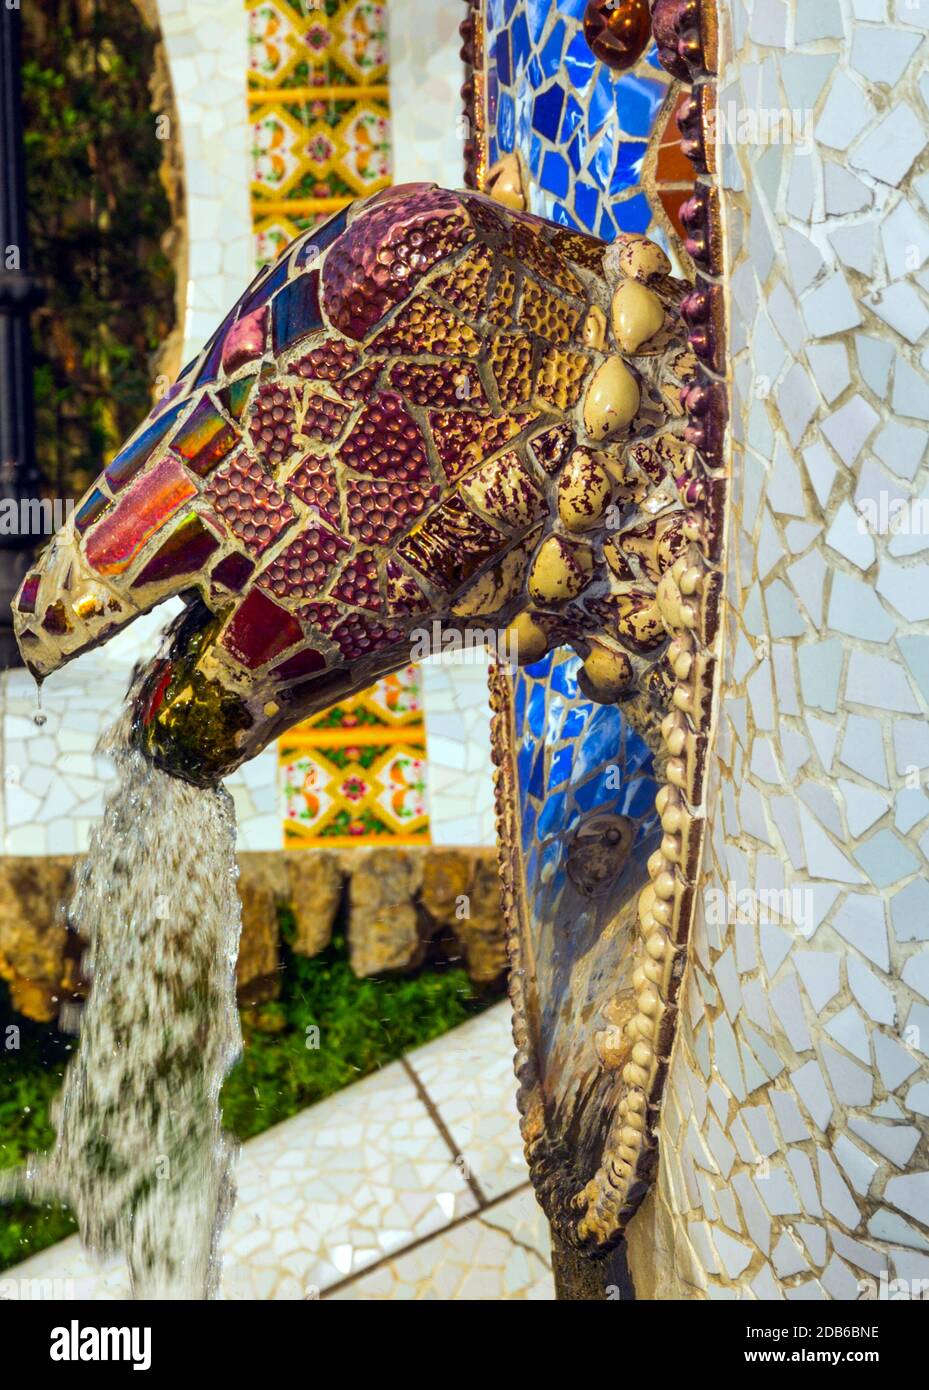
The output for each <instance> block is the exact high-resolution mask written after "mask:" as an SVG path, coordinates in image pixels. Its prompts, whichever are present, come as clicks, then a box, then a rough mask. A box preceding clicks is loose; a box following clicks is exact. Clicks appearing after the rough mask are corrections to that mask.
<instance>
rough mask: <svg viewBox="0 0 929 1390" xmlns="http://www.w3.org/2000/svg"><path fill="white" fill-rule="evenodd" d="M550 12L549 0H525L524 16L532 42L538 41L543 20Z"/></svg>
mask: <svg viewBox="0 0 929 1390" xmlns="http://www.w3.org/2000/svg"><path fill="white" fill-rule="evenodd" d="M550 13H551V4H550V0H526V17H527V20H528V23H529V33H530V34H531V35H532V42H533V43H538V42H539V40H540V39H541V37H542V30H543V29H544V28H545V21H546V20H547V19H548V16H549V14H550Z"/></svg>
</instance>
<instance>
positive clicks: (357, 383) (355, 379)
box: [339, 362, 382, 401]
mask: <svg viewBox="0 0 929 1390" xmlns="http://www.w3.org/2000/svg"><path fill="white" fill-rule="evenodd" d="M381 365H382V364H381V363H380V362H372V363H370V364H369V365H368V366H367V367H361V368H359V370H358V371H357V372H353V373H352V375H351V376H347V377H346V378H345V380H344V381H343V382H342V383H341V384H340V386H339V394H340V395H342V396H344V398H345V399H346V400H347V401H366V400H368V399H369V398H370V395H371V391H372V388H373V386H374V383H375V381H377V377H378V373H379V372H380V370H381Z"/></svg>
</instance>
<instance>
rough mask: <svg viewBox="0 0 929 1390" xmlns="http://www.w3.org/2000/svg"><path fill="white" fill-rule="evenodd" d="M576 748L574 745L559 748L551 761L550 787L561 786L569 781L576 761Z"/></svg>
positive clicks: (550, 788)
mask: <svg viewBox="0 0 929 1390" xmlns="http://www.w3.org/2000/svg"><path fill="white" fill-rule="evenodd" d="M574 755H575V749H574V747H573V745H569V746H568V747H567V748H559V750H558V752H557V753H556V754H555V755H554V757H553V758H552V762H551V767H550V768H549V773H548V789H549V791H551V790H552V788H553V787H560V786H561V784H562V782H567V780H568V778H569V777H570V776H571V769H572V766H573V763H574Z"/></svg>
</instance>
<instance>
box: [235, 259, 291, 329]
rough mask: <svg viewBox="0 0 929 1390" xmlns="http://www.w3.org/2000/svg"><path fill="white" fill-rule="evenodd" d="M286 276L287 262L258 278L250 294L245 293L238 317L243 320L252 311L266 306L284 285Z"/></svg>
mask: <svg viewBox="0 0 929 1390" xmlns="http://www.w3.org/2000/svg"><path fill="white" fill-rule="evenodd" d="M287 274H288V266H287V262H286V261H282V262H281V264H280V265H278V266H275V268H274V269H273V270H271V271H269V272H268V274H267V275H265V276H264V277H263V278H262V277H259V278H258V279H257V280H256V282H255V287H254V289H252V290H251V291H250V292H248V291H246V295H245V298H244V299H243V301H242V308H241V311H240V314H239V317H240V318H244V317H245V315H246V314H250V313H251V312H252V310H253V309H258V308H260V307H261V305H262V304H267V302H268V300H269V299H270V298H271V296H272V295H273V294H276V293H277V291H278V290H279V289H280V288H281V287H282V286H283V285H286V283H287Z"/></svg>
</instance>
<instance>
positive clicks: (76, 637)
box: [13, 517, 144, 680]
mask: <svg viewBox="0 0 929 1390" xmlns="http://www.w3.org/2000/svg"><path fill="white" fill-rule="evenodd" d="M143 611H144V610H143V609H142V607H140V606H139V604H138V603H136V602H134V601H133V600H132V599H130V598H129V597H128V596H127V595H126V594H125V593H121V592H120V591H119V590H117V589H116V588H114V587H112V586H111V585H109V584H108V583H107V582H106V580H105V579H104V578H103V577H102V576H101V575H99V574H97V573H95V572H94V571H93V570H92V569H91V568H90V566H89V565H88V564H87V561H86V559H85V557H84V554H83V552H82V550H81V549H80V546H79V536H78V535H77V534H76V532H75V528H74V519H73V517H72V518H70V519H69V520H68V521H67V522H66V524H65V525H64V526H63V527H62V528H61V530H60V531H58V532H57V533H56V534H55V536H53V537H52V539H51V541H50V542H49V544H48V545H47V546H46V548H45V550H44V551H43V553H42V555H41V556H40V557H39V559H38V561H37V563H36V564H35V565H34V566H33V567H32V569H30V571H29V573H28V574H27V575H26V578H25V579H24V580H23V583H22V585H21V586H20V590H19V593H18V594H17V596H16V598H15V600H14V602H13V630H14V632H15V634H16V640H17V642H18V644H19V649H20V652H21V654H22V658H23V661H24V662H25V664H26V666H27V667H28V668H29V670H30V671H31V672H32V674H33V675H34V676H35V677H36V678H37V679H38V680H43V679H44V678H45V677H46V676H48V675H50V674H51V673H52V672H53V671H57V670H58V669H59V668H60V667H62V666H64V665H66V664H67V663H68V662H69V661H71V660H72V659H73V658H74V657H76V656H79V655H80V654H81V652H84V651H87V650H88V649H89V648H90V647H96V646H99V645H100V643H102V642H106V641H108V640H109V638H110V637H112V636H113V635H114V634H115V633H116V632H118V631H119V630H120V628H122V627H124V626H125V625H126V623H128V622H131V621H132V619H133V618H136V617H138V615H139V614H140V613H141V612H143Z"/></svg>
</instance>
